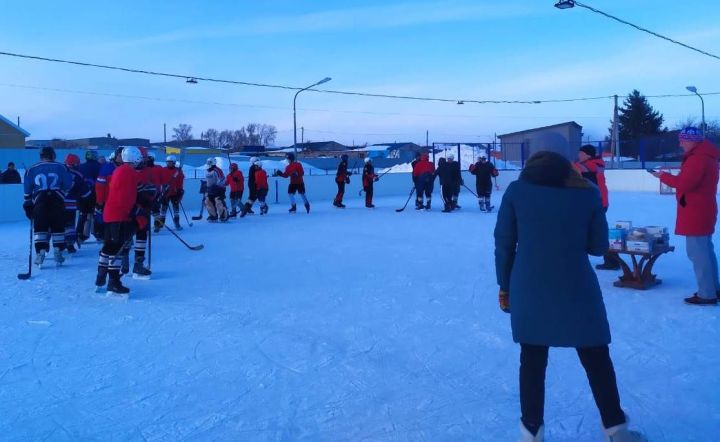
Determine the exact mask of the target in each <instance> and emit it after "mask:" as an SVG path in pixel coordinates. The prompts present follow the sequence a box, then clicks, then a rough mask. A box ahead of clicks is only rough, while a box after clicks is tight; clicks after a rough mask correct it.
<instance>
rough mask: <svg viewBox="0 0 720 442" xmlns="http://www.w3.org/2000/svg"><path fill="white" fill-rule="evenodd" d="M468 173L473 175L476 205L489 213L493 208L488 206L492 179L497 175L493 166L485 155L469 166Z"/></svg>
mask: <svg viewBox="0 0 720 442" xmlns="http://www.w3.org/2000/svg"><path fill="white" fill-rule="evenodd" d="M470 173H471V174H473V175H475V191H476V192H477V195H478V205H479V206H480V210H481V211H483V212H490V211H492V209H493V206H492V205H491V204H490V195H491V194H492V188H493V186H492V179H493V178H494V177H496V176H498V175H499V173H498V171H497V169H496V168H495V165H494V164H493V163H491V162H489V161H488V160H487V157H486V156H485V155H480V156H479V157H478V158H477V162H476V163H475V164H472V165H470Z"/></svg>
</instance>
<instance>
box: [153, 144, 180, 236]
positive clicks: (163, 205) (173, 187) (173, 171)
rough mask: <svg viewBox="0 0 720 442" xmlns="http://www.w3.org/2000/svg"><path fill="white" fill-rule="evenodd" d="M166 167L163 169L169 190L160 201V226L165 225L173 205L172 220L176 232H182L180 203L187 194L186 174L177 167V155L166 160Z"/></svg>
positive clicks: (164, 180)
mask: <svg viewBox="0 0 720 442" xmlns="http://www.w3.org/2000/svg"><path fill="white" fill-rule="evenodd" d="M165 164H166V166H165V167H164V168H163V174H164V178H163V182H164V183H166V185H167V189H166V190H165V192H164V195H163V197H162V200H161V201H160V216H158V218H159V220H160V221H159V222H160V225H162V226H164V225H165V217H166V216H167V211H168V209H169V208H170V206H171V205H172V219H173V226H174V227H175V230H182V226H181V225H180V202H181V201H182V198H183V195H184V194H185V189H184V187H183V186H184V182H185V174H184V173H183V171H182V169H181V168H179V167H177V158H175V155H168V156H167V158H165Z"/></svg>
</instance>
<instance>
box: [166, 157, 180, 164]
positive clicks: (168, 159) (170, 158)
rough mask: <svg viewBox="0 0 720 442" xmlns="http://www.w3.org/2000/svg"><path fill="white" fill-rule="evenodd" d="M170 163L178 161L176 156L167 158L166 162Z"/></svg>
mask: <svg viewBox="0 0 720 442" xmlns="http://www.w3.org/2000/svg"><path fill="white" fill-rule="evenodd" d="M170 161H172V162H173V163H174V162H176V161H177V158H176V157H175V155H168V156H167V158H165V162H167V163H169V162H170Z"/></svg>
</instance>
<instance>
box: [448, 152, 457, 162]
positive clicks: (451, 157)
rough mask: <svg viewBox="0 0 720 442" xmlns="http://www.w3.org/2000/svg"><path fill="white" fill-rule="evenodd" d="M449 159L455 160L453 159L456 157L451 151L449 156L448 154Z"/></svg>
mask: <svg viewBox="0 0 720 442" xmlns="http://www.w3.org/2000/svg"><path fill="white" fill-rule="evenodd" d="M447 159H448V160H450V161H453V160H454V159H455V155H453V154H451V153H449V154H448V156H447Z"/></svg>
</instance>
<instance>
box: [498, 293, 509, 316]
mask: <svg viewBox="0 0 720 442" xmlns="http://www.w3.org/2000/svg"><path fill="white" fill-rule="evenodd" d="M498 303H499V304H500V310H502V311H504V312H505V313H510V293H508V292H506V291H505V290H503V289H500V293H498Z"/></svg>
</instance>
